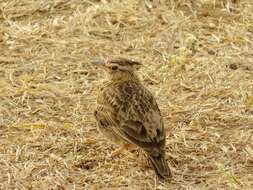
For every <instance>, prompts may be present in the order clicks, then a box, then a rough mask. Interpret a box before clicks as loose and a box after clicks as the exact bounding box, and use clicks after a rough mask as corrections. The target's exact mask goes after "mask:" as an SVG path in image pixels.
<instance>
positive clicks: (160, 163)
mask: <svg viewBox="0 0 253 190" xmlns="http://www.w3.org/2000/svg"><path fill="white" fill-rule="evenodd" d="M148 158H149V160H150V162H151V164H152V166H153V168H154V169H155V172H156V174H157V175H158V176H159V177H161V178H164V179H165V178H170V177H171V176H172V174H171V170H170V168H169V166H168V163H167V162H166V160H165V156H164V155H162V154H159V156H152V155H150V154H148Z"/></svg>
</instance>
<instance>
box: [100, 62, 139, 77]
mask: <svg viewBox="0 0 253 190" xmlns="http://www.w3.org/2000/svg"><path fill="white" fill-rule="evenodd" d="M141 65H142V64H141V63H139V62H137V61H133V60H130V59H126V58H115V59H111V60H107V61H105V62H103V63H102V64H101V66H102V68H103V69H104V70H105V72H106V73H107V76H108V78H109V79H110V80H112V81H121V80H122V81H123V80H138V77H137V75H136V73H135V71H136V70H138V69H139V68H140V67H141Z"/></svg>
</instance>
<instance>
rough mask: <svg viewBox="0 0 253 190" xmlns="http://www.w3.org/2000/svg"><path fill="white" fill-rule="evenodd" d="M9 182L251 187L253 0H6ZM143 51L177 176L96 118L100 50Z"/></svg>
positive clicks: (2, 80) (0, 95) (4, 174)
mask: <svg viewBox="0 0 253 190" xmlns="http://www.w3.org/2000/svg"><path fill="white" fill-rule="evenodd" d="M0 52H1V55H0V171H1V173H0V189H143V190H144V189H145V190H146V189H147V190H148V189H157V190H158V189H159V190H162V189H173V190H174V189H180V190H195V189H199V190H200V189H201V190H203V189H210V190H217V189H243V190H246V189H249V190H250V189H253V2H252V0H241V1H240V0H237V1H235V0H223V1H215V0H196V1H190V0H189V1H188V0H177V1H176V0H168V1H166V0H160V1H142V0H139V1H136V0H126V1H119V0H115V1H110V0H101V1H99V0H96V1H95V0H94V1H92V0H91V1H86V0H84V1H81V0H70V1H68V0H48V1H43V0H2V1H0ZM118 55H121V56H124V57H128V58H131V59H134V60H137V61H140V62H142V63H143V67H142V69H141V71H140V72H139V75H140V78H141V80H142V82H143V83H144V84H145V85H146V86H147V88H149V89H150V91H151V92H152V93H153V94H154V95H155V97H156V98H157V101H158V104H159V106H160V109H161V112H162V115H163V118H164V123H165V127H166V130H167V142H166V147H167V149H166V153H167V155H166V159H167V160H168V162H169V164H170V166H171V168H172V171H173V178H172V179H171V180H165V181H160V180H159V179H157V178H156V176H155V174H154V171H153V170H152V169H150V168H144V167H141V166H140V165H138V162H137V161H136V159H135V156H136V157H137V154H136V152H132V153H131V154H130V153H128V152H125V153H123V154H122V155H120V156H119V157H116V158H111V157H110V156H109V155H110V153H111V151H113V150H114V149H115V147H114V146H113V145H112V144H111V143H110V142H108V141H107V140H106V139H105V138H103V136H101V135H100V134H99V133H98V131H97V129H96V125H95V120H94V117H93V111H92V110H93V108H94V103H95V99H96V98H95V95H96V91H97V87H98V86H99V83H100V82H101V80H102V79H103V77H104V75H103V73H102V72H101V71H100V70H99V69H98V68H96V67H95V66H94V65H92V64H91V61H92V60H94V59H101V58H102V59H108V58H111V57H113V56H118Z"/></svg>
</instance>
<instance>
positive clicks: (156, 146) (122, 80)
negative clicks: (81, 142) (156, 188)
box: [94, 58, 171, 178]
mask: <svg viewBox="0 0 253 190" xmlns="http://www.w3.org/2000/svg"><path fill="white" fill-rule="evenodd" d="M140 66H141V64H140V63H139V62H136V61H132V60H128V59H124V58H117V59H113V60H110V61H107V62H105V63H103V64H102V67H103V69H104V70H105V71H106V74H107V80H106V81H105V82H104V83H103V85H102V86H101V88H100V89H99V92H98V97H97V107H96V110H95V112H94V115H95V118H96V120H97V123H98V129H99V130H100V131H101V132H102V133H103V134H104V135H105V136H106V137H107V138H109V139H110V140H111V141H112V142H114V143H115V144H118V145H120V147H124V148H127V147H129V146H131V145H137V146H138V147H140V148H141V149H142V150H143V151H144V153H145V154H146V155H147V157H148V159H149V161H150V163H151V164H152V166H153V168H154V169H155V172H156V174H157V175H158V176H159V177H161V178H168V177H171V171H170V168H169V166H168V164H167V162H166V160H165V140H166V135H165V130H164V124H163V120H162V117H161V114H160V110H159V108H158V105H157V103H156V100H155V98H154V97H153V96H152V94H151V93H150V92H149V91H148V90H147V89H146V88H145V87H144V86H143V85H142V84H141V83H140V81H139V79H138V76H137V74H136V72H135V71H136V69H137V68H139V67H140ZM121 150H122V148H121Z"/></svg>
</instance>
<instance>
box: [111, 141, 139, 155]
mask: <svg viewBox="0 0 253 190" xmlns="http://www.w3.org/2000/svg"><path fill="white" fill-rule="evenodd" d="M135 147H136V146H135V145H133V144H123V145H122V146H121V147H119V148H118V149H116V150H114V151H113V152H112V153H111V157H112V158H114V157H116V156H118V155H120V154H121V153H122V152H123V151H124V150H128V151H130V150H133V149H134V148H135Z"/></svg>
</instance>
